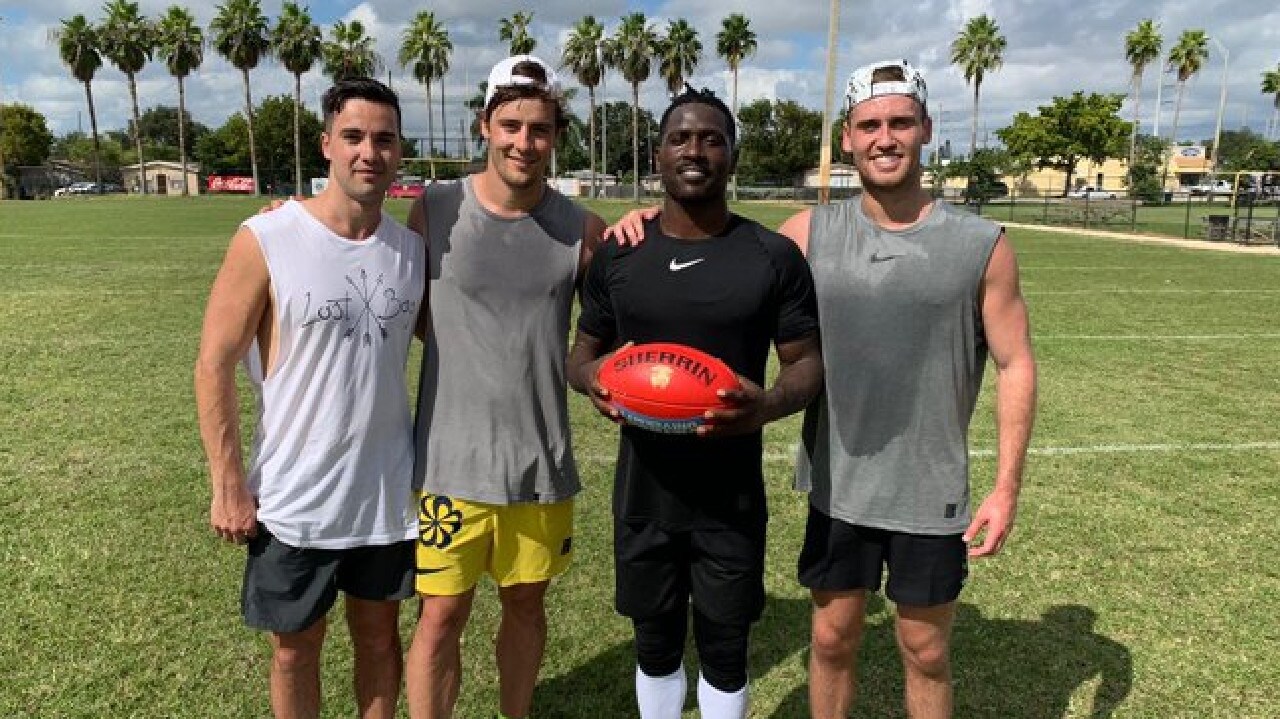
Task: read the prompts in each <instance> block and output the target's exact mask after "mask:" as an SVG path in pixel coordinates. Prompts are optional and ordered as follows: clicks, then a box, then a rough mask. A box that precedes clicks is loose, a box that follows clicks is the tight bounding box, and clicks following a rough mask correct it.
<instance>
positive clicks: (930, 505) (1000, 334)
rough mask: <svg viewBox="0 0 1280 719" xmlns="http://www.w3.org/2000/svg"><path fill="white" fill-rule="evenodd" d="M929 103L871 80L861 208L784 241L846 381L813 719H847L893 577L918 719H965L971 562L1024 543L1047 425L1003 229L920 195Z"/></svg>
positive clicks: (830, 426)
mask: <svg viewBox="0 0 1280 719" xmlns="http://www.w3.org/2000/svg"><path fill="white" fill-rule="evenodd" d="M926 97H927V93H926V88H925V82H924V77H923V76H922V75H921V74H920V73H919V71H917V70H916V69H915V68H913V67H912V66H911V65H910V64H909V63H907V62H906V61H905V60H890V61H884V62H879V63H873V64H871V65H867V66H864V67H861V68H859V69H857V70H855V71H854V72H853V74H852V75H851V76H850V77H849V81H848V86H847V90H846V110H847V116H846V122H845V129H844V134H843V137H842V143H843V149H844V151H845V152H846V153H848V154H849V155H851V156H852V158H853V161H854V164H855V165H856V166H857V168H858V175H859V178H860V179H861V182H862V188H863V193H862V195H861V196H860V197H858V198H855V199H853V200H850V201H848V202H846V203H839V204H836V205H826V206H822V207H818V208H816V209H813V210H806V211H804V212H801V213H800V214H798V215H796V216H795V217H792V218H791V219H789V220H787V221H786V222H785V223H784V224H783V225H782V227H781V228H780V230H779V231H780V232H781V233H782V234H784V235H787V236H788V237H790V238H791V239H792V240H793V241H795V242H796V244H797V245H799V246H800V248H801V249H802V250H804V251H805V252H806V254H807V255H808V258H809V262H810V265H811V266H812V267H813V274H814V281H815V284H816V287H817V294H818V303H819V317H820V321H821V326H822V335H823V348H822V351H823V357H824V360H825V363H826V366H827V367H828V368H835V369H836V371H837V372H839V373H840V376H838V377H836V376H833V375H832V373H830V372H829V373H828V382H827V386H826V390H825V394H824V396H823V397H822V398H821V401H820V402H819V403H818V404H817V405H816V406H814V407H811V408H810V410H809V413H808V414H807V415H806V418H805V419H806V421H805V432H804V443H803V446H802V448H801V452H800V460H799V466H798V468H797V480H798V485H799V486H800V487H801V488H803V489H810V490H811V492H810V513H809V521H808V527H807V528H806V532H805V544H804V548H803V549H802V551H801V557H800V566H799V575H800V581H801V583H802V584H804V585H806V586H808V587H809V588H810V591H811V592H812V595H813V606H814V610H813V621H812V636H811V646H810V659H809V674H810V676H809V697H810V706H811V711H812V716H813V717H814V718H815V719H836V718H837V717H840V718H842V717H845V716H847V715H848V713H849V710H850V707H851V706H852V704H853V699H854V695H855V687H856V675H855V656H856V654H857V651H858V644H859V641H860V639H861V637H862V628H863V623H864V616H865V611H866V603H867V595H868V593H869V592H874V591H878V590H879V588H880V583H881V576H882V573H883V571H884V569H885V568H887V570H888V577H889V578H888V583H887V586H886V594H887V595H888V597H889V599H891V600H892V601H893V602H894V603H895V606H896V609H897V622H896V628H897V635H898V646H899V647H900V650H901V652H902V655H903V656H902V660H903V666H904V672H905V685H906V706H907V713H908V715H910V716H911V717H912V719H942V718H944V717H950V716H951V714H952V704H953V701H952V686H951V665H950V659H949V652H950V636H951V625H952V621H953V619H954V617H955V602H956V598H957V596H958V594H959V592H960V588H961V586H962V585H963V583H964V579H965V576H966V574H967V558H968V557H985V556H992V555H994V554H996V553H997V552H999V551H1000V548H1001V546H1002V545H1003V544H1004V542H1005V540H1006V538H1007V537H1008V535H1009V532H1010V531H1011V530H1012V528H1013V521H1014V515H1015V514H1016V511H1017V502H1018V492H1019V489H1020V487H1021V483H1022V469H1023V463H1024V460H1025V457H1026V449H1027V444H1028V442H1029V440H1030V436H1031V426H1032V422H1033V418H1034V414H1035V396H1036V366H1035V359H1034V356H1033V354H1032V349H1031V342H1030V332H1029V328H1028V321H1027V309H1026V305H1025V303H1024V301H1023V298H1022V294H1021V291H1020V289H1019V286H1018V268H1017V263H1016V261H1015V259H1014V254H1013V249H1012V248H1011V247H1010V245H1009V242H1008V240H1007V239H1006V238H1005V236H1004V232H1003V230H1002V229H1001V228H1000V227H998V226H997V225H995V224H993V223H990V222H987V221H985V220H982V219H980V218H976V217H973V216H970V215H968V214H967V213H963V212H961V211H958V210H953V209H951V208H950V207H949V206H948V205H946V204H945V203H941V202H935V201H934V200H933V198H932V197H930V195H929V193H928V192H927V191H926V190H925V189H924V187H923V186H922V184H921V159H920V158H921V148H922V147H923V145H925V144H926V143H928V142H929V140H930V136H931V133H932V122H931V120H930V118H929V115H928V112H927V106H926ZM921 348H924V349H921ZM988 353H989V354H990V356H991V358H992V359H993V360H994V363H995V367H996V396H997V399H996V415H997V433H998V436H999V457H998V461H997V468H996V478H995V486H994V488H993V490H992V492H991V494H990V495H988V496H987V498H986V499H985V500H984V501H983V502H982V503H981V505H980V506H979V507H978V509H977V510H976V511H975V512H973V513H972V516H969V511H968V462H967V438H968V435H967V431H968V422H969V418H970V416H971V415H972V412H973V402H974V400H975V399H976V397H977V392H978V387H979V384H980V382H981V377H982V370H983V365H984V364H985V359H986V355H987V354H988ZM939 378H941V381H939ZM864 418H865V421H864ZM980 535H983V536H982V538H981V541H980V542H979V541H977V540H978V539H979V536H980ZM970 543H973V545H972V546H970Z"/></svg>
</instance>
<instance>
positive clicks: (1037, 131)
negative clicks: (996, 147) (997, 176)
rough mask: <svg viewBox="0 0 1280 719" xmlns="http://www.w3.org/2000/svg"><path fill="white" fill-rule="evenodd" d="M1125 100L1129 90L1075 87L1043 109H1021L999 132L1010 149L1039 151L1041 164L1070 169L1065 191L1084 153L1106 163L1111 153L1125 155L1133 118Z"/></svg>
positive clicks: (1016, 152)
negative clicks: (1126, 114) (1123, 111)
mask: <svg viewBox="0 0 1280 719" xmlns="http://www.w3.org/2000/svg"><path fill="white" fill-rule="evenodd" d="M1123 104H1124V95H1099V94H1096V93H1090V94H1088V95H1086V94H1084V93H1083V92H1075V93H1072V95H1071V96H1070V97H1055V98H1053V102H1052V103H1051V104H1048V105H1041V106H1040V108H1039V114H1038V115H1031V114H1029V113H1026V112H1020V113H1018V114H1017V115H1015V116H1014V118H1013V123H1012V124H1011V125H1009V126H1008V127H1006V128H1003V129H1001V130H997V131H996V136H997V137H999V138H1000V140H1001V141H1002V142H1003V143H1004V146H1005V148H1007V149H1008V151H1009V152H1010V153H1012V154H1014V155H1020V156H1024V157H1034V158H1035V162H1036V165H1037V166H1038V167H1040V168H1042V169H1043V168H1046V167H1052V168H1056V169H1058V170H1061V171H1062V172H1064V173H1066V184H1065V185H1064V186H1063V193H1065V192H1066V191H1067V190H1068V189H1069V188H1070V187H1071V176H1072V174H1074V172H1075V167H1076V163H1077V162H1079V161H1080V160H1081V159H1084V158H1088V159H1090V160H1093V161H1094V162H1097V163H1102V162H1104V161H1105V160H1106V159H1107V158H1108V157H1115V158H1120V157H1124V153H1125V147H1126V145H1127V144H1128V143H1127V140H1128V137H1129V128H1130V124H1129V123H1128V122H1126V121H1124V120H1122V119H1120V116H1119V112H1120V107H1121V105H1123Z"/></svg>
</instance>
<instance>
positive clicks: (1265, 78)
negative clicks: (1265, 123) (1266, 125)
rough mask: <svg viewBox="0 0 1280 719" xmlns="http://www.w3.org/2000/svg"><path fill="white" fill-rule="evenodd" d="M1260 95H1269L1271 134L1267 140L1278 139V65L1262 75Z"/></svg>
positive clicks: (1279, 94) (1279, 71)
mask: <svg viewBox="0 0 1280 719" xmlns="http://www.w3.org/2000/svg"><path fill="white" fill-rule="evenodd" d="M1262 94H1264V95H1271V96H1272V98H1273V99H1272V101H1271V107H1272V110H1271V134H1270V135H1268V136H1267V139H1268V140H1271V139H1276V138H1280V64H1277V65H1276V69H1274V70H1266V71H1264V72H1263V73H1262Z"/></svg>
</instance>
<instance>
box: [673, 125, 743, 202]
mask: <svg viewBox="0 0 1280 719" xmlns="http://www.w3.org/2000/svg"><path fill="white" fill-rule="evenodd" d="M727 122H728V118H726V117H725V116H724V113H722V112H720V111H719V110H717V109H716V108H714V107H711V106H710V105H704V104H702V103H698V102H690V103H686V104H684V105H680V106H679V107H677V108H675V109H674V110H672V111H671V115H670V116H669V117H668V118H667V123H666V125H665V126H664V127H663V131H662V142H661V144H660V145H659V146H658V170H659V172H660V173H661V174H662V188H663V189H664V190H665V191H666V193H667V195H668V196H669V197H671V198H672V199H673V200H676V201H678V202H684V201H693V202H697V201H706V200H721V199H723V198H724V194H725V187H726V186H727V185H728V183H729V175H730V174H732V173H733V147H732V145H730V144H729V137H728V131H727V126H726V123H727Z"/></svg>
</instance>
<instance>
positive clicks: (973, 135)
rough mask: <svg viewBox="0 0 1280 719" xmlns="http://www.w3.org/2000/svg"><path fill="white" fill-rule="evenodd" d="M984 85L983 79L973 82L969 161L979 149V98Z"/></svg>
mask: <svg viewBox="0 0 1280 719" xmlns="http://www.w3.org/2000/svg"><path fill="white" fill-rule="evenodd" d="M981 87H982V81H981V80H977V79H975V80H974V82H973V125H972V127H971V128H970V129H969V161H970V162H972V161H973V155H974V153H976V152H977V151H978V104H979V103H978V100H979V95H978V93H979V88H981Z"/></svg>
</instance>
